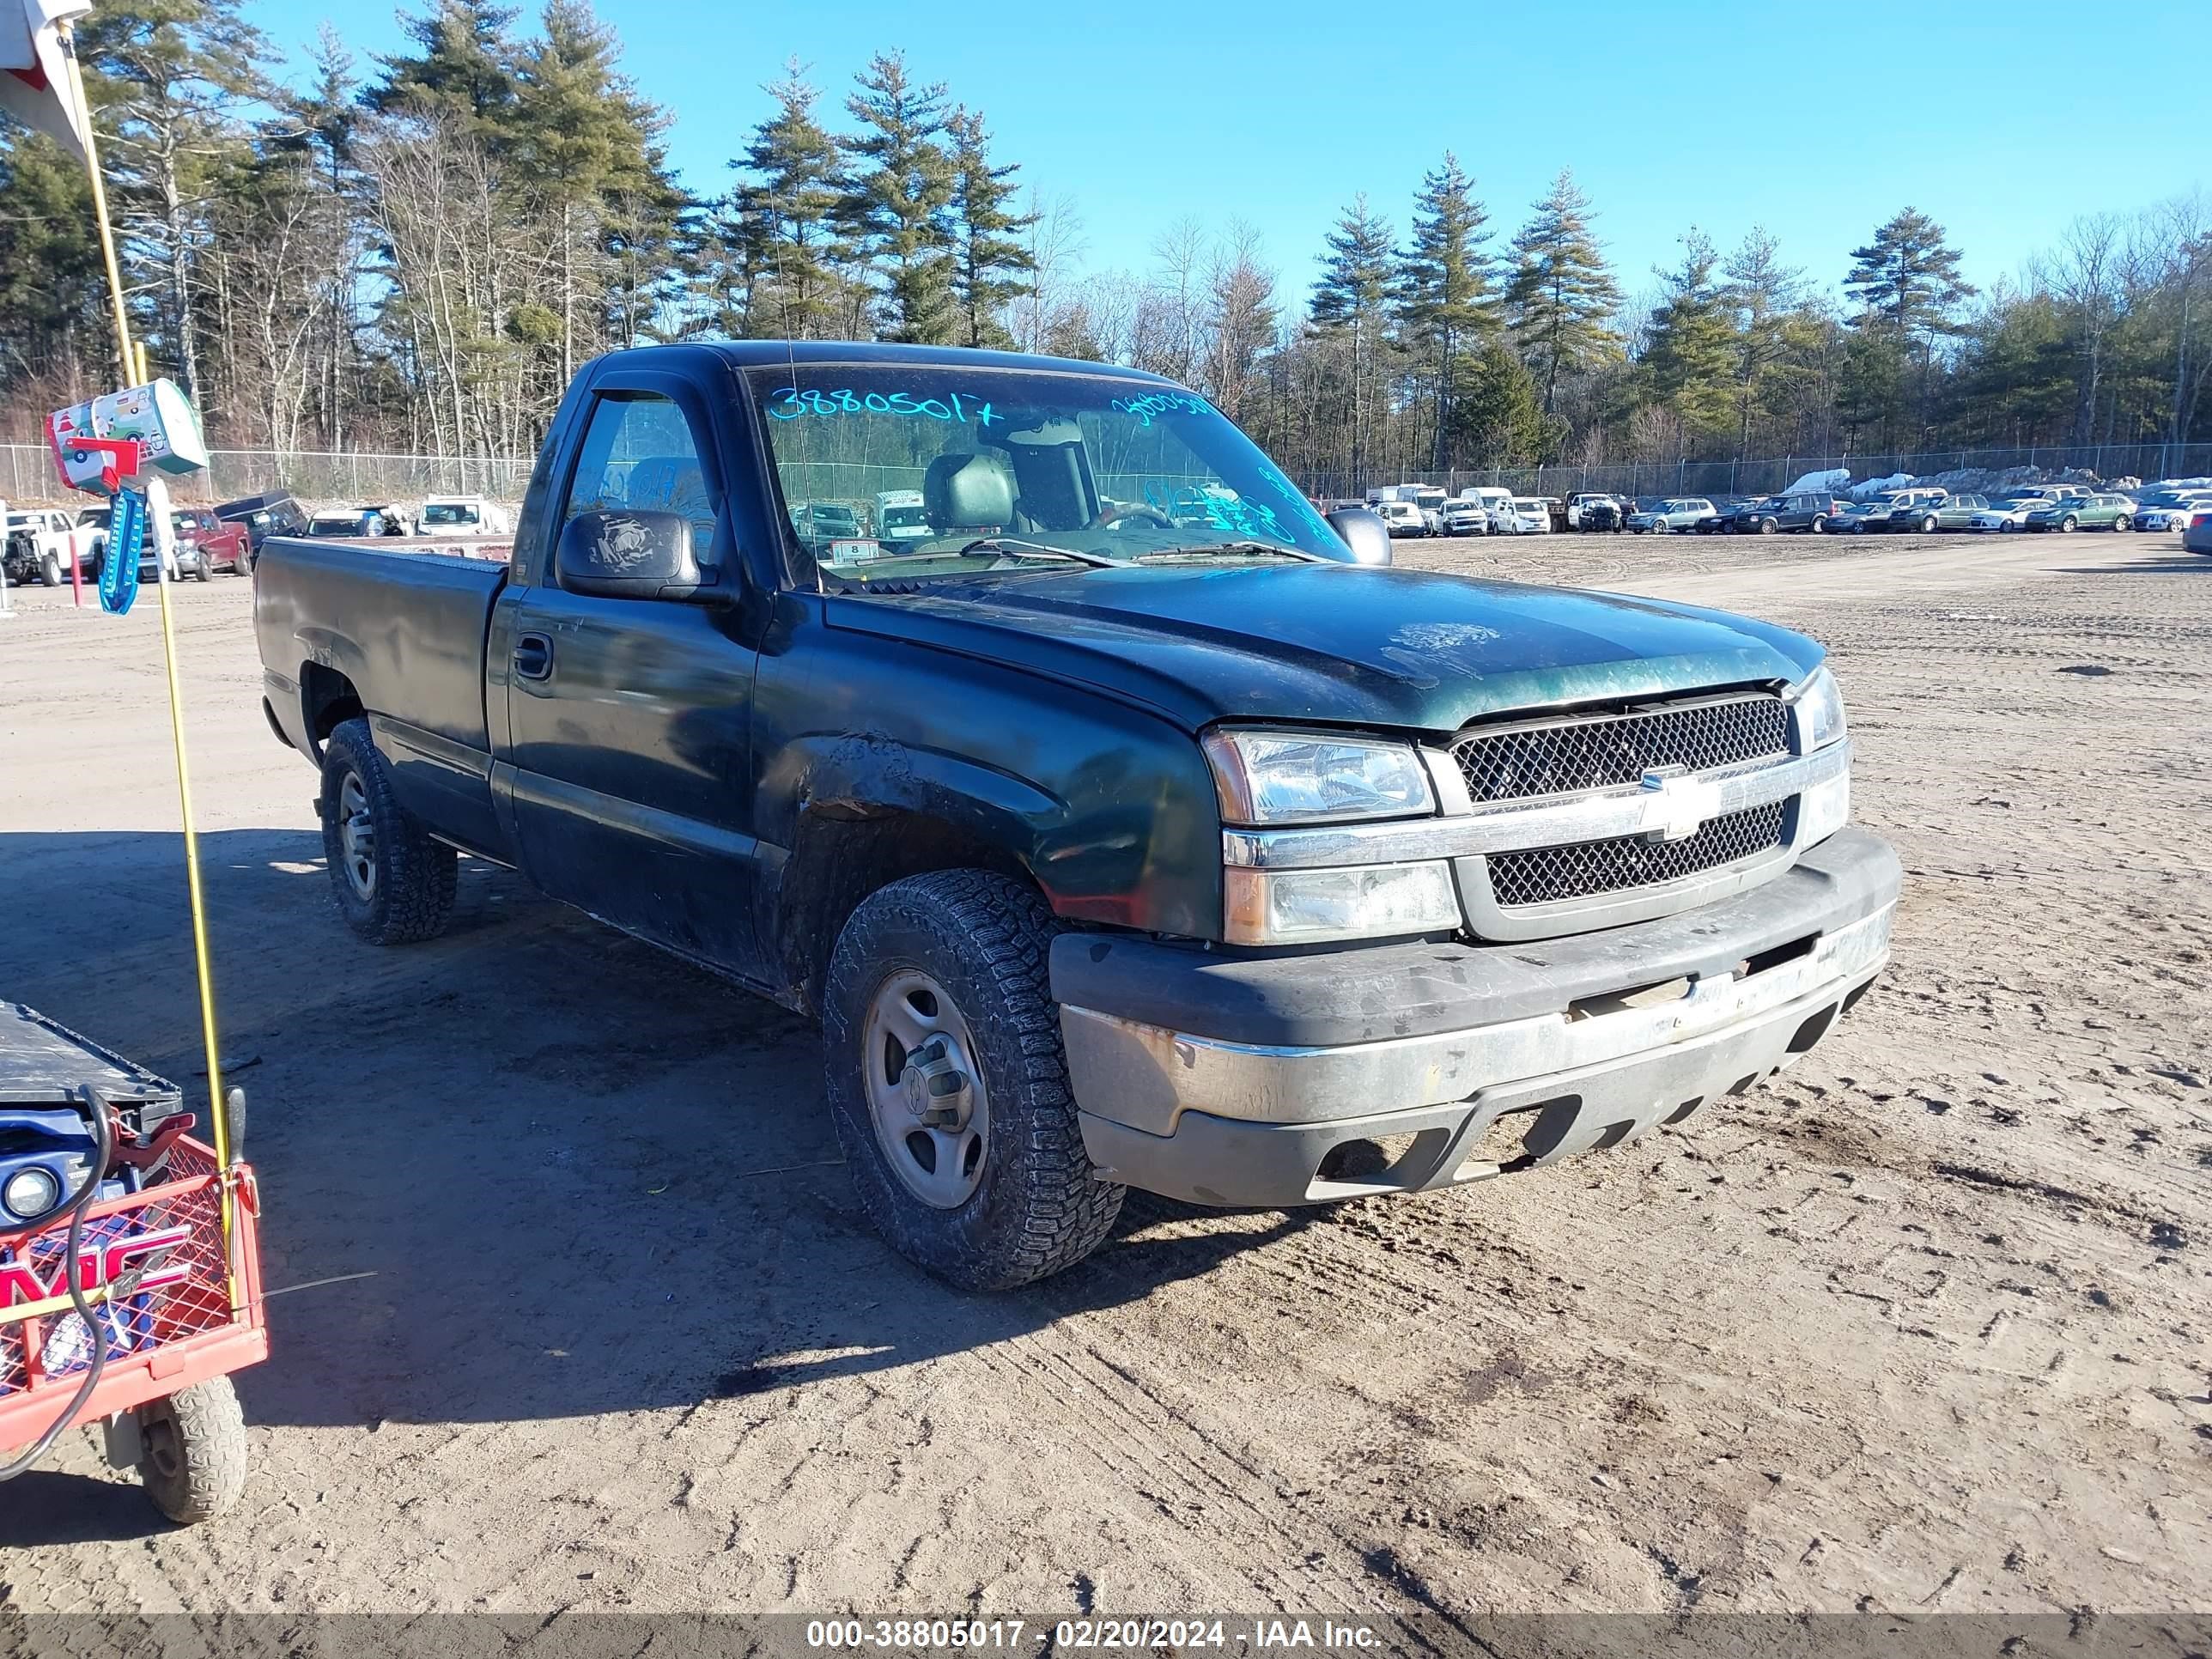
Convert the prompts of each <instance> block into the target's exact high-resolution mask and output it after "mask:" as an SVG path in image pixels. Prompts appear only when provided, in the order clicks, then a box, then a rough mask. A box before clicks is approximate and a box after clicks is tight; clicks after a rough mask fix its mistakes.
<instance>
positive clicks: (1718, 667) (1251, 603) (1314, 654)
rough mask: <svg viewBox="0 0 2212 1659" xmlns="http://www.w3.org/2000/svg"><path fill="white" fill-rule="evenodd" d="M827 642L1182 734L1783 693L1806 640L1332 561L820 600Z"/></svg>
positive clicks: (1611, 598) (1693, 612) (1679, 612)
mask: <svg viewBox="0 0 2212 1659" xmlns="http://www.w3.org/2000/svg"><path fill="white" fill-rule="evenodd" d="M827 606H828V620H829V623H831V625H832V626H835V627H839V628H847V629H856V630H860V631H862V632H868V633H875V634H878V635H885V636H887V637H890V638H894V639H902V640H911V641H915V642H916V643H919V644H927V645H930V646H934V647H939V648H940V649H944V650H950V651H957V652H962V653H967V654H969V655H972V656H976V657H981V658H985V659H989V660H991V661H994V662H1002V663H1006V664H1008V665H1014V666H1018V667H1023V668H1025V669H1028V670H1030V671H1033V672H1037V673H1043V674H1049V675H1052V676H1054V678H1060V679H1063V680H1066V681H1069V682H1073V683H1076V684H1088V685H1094V686H1098V687H1102V688H1104V689H1108V690H1114V691H1116V692H1119V693H1120V694H1121V695H1123V696H1128V697H1132V698H1134V699H1136V700H1138V701H1139V702H1145V703H1147V704H1149V705H1151V706H1152V707H1153V708H1158V709H1159V710H1160V711H1161V712H1163V713H1164V714H1168V715H1170V717H1171V718H1174V719H1176V720H1178V721H1180V722H1181V723H1182V725H1184V726H1187V727H1188V728H1189V729H1191V730H1194V731H1195V730H1196V729H1198V728H1199V727H1200V726H1205V725H1206V724H1208V723H1210V722H1212V721H1214V720H1297V721H1309V722H1320V723H1326V724H1329V725H1350V726H1390V727H1400V728H1406V729H1413V730H1422V731H1429V732H1449V731H1451V730H1453V729H1455V728H1456V727H1458V726H1462V725H1464V724H1465V723H1466V722H1467V721H1468V720H1474V719H1478V718H1480V717H1482V716H1485V715H1493V714H1507V713H1512V712H1516V711H1520V710H1541V709H1545V708H1555V707H1559V706H1563V705H1567V704H1576V703H1585V702H1601V701H1607V700H1611V699H1616V698H1638V697H1647V696H1661V695H1666V694H1669V693H1676V692H1684V691H1693V690H1704V689H1705V688H1708V687H1717V686H1726V685H1741V684H1756V683H1760V682H1784V681H1790V680H1795V679H1797V678H1800V677H1801V676H1802V675H1803V674H1804V673H1805V672H1806V671H1808V670H1809V669H1810V668H1812V667H1813V665H1814V664H1815V663H1817V662H1819V661H1820V658H1821V655H1822V652H1821V649H1820V647H1819V646H1817V645H1815V644H1814V642H1813V641H1810V640H1808V639H1807V638H1806V637H1805V636H1804V635H1802V634H1795V633H1792V632H1790V630H1789V629H1784V628H1776V627H1773V626H1771V625H1770V624H1768V623H1760V622H1754V621H1752V620H1750V619H1749V618H1747V617H1735V616H1731V615H1729V614H1728V613H1727V612H1724V611H1705V610H1700V609H1699V608H1697V607H1696V606H1692V605H1675V604H1672V603H1669V602H1668V601H1665V600H1662V599H1636V598H1632V597H1629V596H1626V595H1622V594H1615V593H1593V592H1583V591H1581V590H1577V589H1568V588H1556V587H1535V586H1526V585H1523V584H1521V583H1516V582H1500V581H1488V580H1477V579H1474V578H1470V577H1465V576H1452V575H1446V574H1441V573H1438V572H1434V571H1419V570H1403V569H1395V568H1385V569H1376V568H1363V567H1359V566H1354V565H1336V564H1263V565H1239V566H1235V567H1231V568H1221V567H1219V566H1209V567H1193V566H1175V565H1151V566H1145V567H1139V568H1117V569H1111V570H1108V569H1088V568H1086V569H1063V568H1058V567H1049V568H1038V569H1036V570H1033V571H1022V572H1018V573H1011V574H994V575H992V576H990V577H988V578H987V579H984V580H968V579H950V580H938V581H933V582H927V583H917V584H915V586H914V587H913V589H911V590H910V591H908V592H888V591H883V590H877V591H872V592H867V593H865V594H858V593H855V594H837V595H831V596H829V599H828V600H827Z"/></svg>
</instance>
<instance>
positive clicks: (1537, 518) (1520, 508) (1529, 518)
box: [1513, 495, 1552, 536]
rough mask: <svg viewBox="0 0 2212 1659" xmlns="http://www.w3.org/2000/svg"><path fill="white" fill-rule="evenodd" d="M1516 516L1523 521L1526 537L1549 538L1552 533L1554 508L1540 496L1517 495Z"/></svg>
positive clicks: (1514, 506) (1515, 503)
mask: <svg viewBox="0 0 2212 1659" xmlns="http://www.w3.org/2000/svg"><path fill="white" fill-rule="evenodd" d="M1513 512H1514V515H1515V516H1516V518H1518V519H1519V520H1521V533H1522V535H1524V536H1548V535H1550V534H1551V533H1552V508H1551V506H1550V504H1549V503H1548V502H1547V501H1545V500H1544V498H1543V497H1542V496H1541V495H1516V496H1515V497H1514V498H1513Z"/></svg>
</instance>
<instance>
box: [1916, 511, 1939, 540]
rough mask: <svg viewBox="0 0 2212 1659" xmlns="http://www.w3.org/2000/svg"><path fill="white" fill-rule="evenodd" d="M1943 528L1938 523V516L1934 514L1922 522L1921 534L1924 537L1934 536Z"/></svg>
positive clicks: (1930, 514)
mask: <svg viewBox="0 0 2212 1659" xmlns="http://www.w3.org/2000/svg"><path fill="white" fill-rule="evenodd" d="M1940 529H1942V525H1941V524H1940V523H1938V522H1937V520H1936V515H1935V514H1934V513H1929V515H1928V516H1927V517H1926V518H1924V519H1923V520H1921V521H1920V533H1921V534H1922V535H1923V536H1932V535H1934V534H1935V533H1936V532H1937V531H1938V530H1940Z"/></svg>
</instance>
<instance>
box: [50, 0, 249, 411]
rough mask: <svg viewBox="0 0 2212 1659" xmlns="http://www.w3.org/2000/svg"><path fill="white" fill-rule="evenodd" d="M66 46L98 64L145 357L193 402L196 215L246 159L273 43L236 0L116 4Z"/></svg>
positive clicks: (107, 159)
mask: <svg viewBox="0 0 2212 1659" xmlns="http://www.w3.org/2000/svg"><path fill="white" fill-rule="evenodd" d="M77 44H78V52H79V55H80V56H81V57H82V58H83V59H84V60H85V61H86V63H87V64H89V65H91V66H92V67H93V68H94V70H96V71H97V78H96V80H95V81H94V82H93V85H94V87H95V88H98V97H97V101H98V103H99V104H100V109H99V117H100V126H101V129H102V137H101V143H102V145H103V154H102V158H101V159H102V161H103V163H104V165H105V166H106V170H107V178H108V186H109V196H110V200H111V205H112V210H113V211H114V212H115V215H116V217H117V219H118V222H119V228H120V230H121V233H122V240H123V242H124V244H125V247H124V253H125V258H126V261H127V262H128V263H129V264H131V266H133V267H134V269H133V270H131V271H129V272H126V277H125V280H126V283H127V284H128V285H129V286H131V287H132V288H135V289H140V290H142V291H148V292H149V293H150V294H151V295H152V297H153V304H152V316H151V318H150V319H149V322H150V326H149V327H147V328H145V329H144V331H143V332H144V334H145V335H146V337H147V349H148V354H149V356H152V357H154V358H155V360H156V361H158V362H161V363H163V365H164V366H165V367H167V368H173V370H174V371H175V374H176V376H177V379H178V380H179V382H181V383H182V385H183V386H184V388H185V392H186V394H187V395H188V396H191V397H192V398H196V399H201V400H202V401H204V398H203V392H204V388H203V386H202V385H201V380H202V376H201V374H200V362H199V350H200V337H201V332H202V325H201V320H200V298H201V293H200V281H199V274H198V271H197V261H198V258H199V255H200V252H201V251H202V249H203V247H204V245H205V242H206V235H205V224H206V218H207V212H208V208H209V204H210V202H211V200H212V199H213V198H214V197H215V195H216V192H217V191H219V189H220V188H221V184H222V179H223V178H224V176H225V175H226V174H227V173H228V172H229V171H230V170H232V169H234V168H235V167H238V166H240V164H242V163H243V162H245V161H246V160H247V159H248V158H249V150H248V147H247V133H246V129H245V126H244V124H243V121H242V120H241V118H240V111H241V110H242V109H244V108H245V107H246V106H249V105H253V104H268V103H270V102H273V101H274V100H276V97H277V95H278V94H276V88H275V87H274V85H273V84H272V82H270V76H269V72H268V66H269V65H270V63H271V62H272V60H273V58H274V55H275V54H274V50H273V48H272V47H271V46H270V43H269V40H268V37H267V36H265V35H264V34H263V33H261V31H260V30H259V29H258V28H256V27H253V25H252V24H250V23H248V22H246V21H245V19H244V17H243V16H242V15H240V9H239V0H118V3H114V4H111V5H104V6H101V7H100V9H98V10H96V11H95V12H94V13H93V14H92V15H90V16H89V17H88V18H86V19H85V20H84V21H83V23H82V26H81V27H80V28H79V30H78V33H77ZM203 412H205V411H204V410H203Z"/></svg>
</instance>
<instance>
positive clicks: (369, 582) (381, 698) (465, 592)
mask: <svg viewBox="0 0 2212 1659" xmlns="http://www.w3.org/2000/svg"><path fill="white" fill-rule="evenodd" d="M506 580H507V565H506V563H505V562H504V560H503V559H502V560H498V561H494V560H491V559H488V558H484V557H481V556H475V555H472V554H463V553H460V552H458V551H454V550H451V544H450V540H448V541H447V543H445V544H442V545H441V544H438V543H435V542H430V541H427V540H426V541H423V542H421V543H406V542H400V543H394V542H391V541H386V540H382V539H377V538H362V539H356V540H343V541H340V540H332V539H322V540H316V539H310V538H306V537H293V536H273V537H271V538H270V539H269V540H268V541H267V542H266V543H264V544H263V546H262V549H261V559H260V562H259V564H258V567H257V568H256V569H255V572H254V602H253V610H254V628H255V631H256V633H257V634H258V636H259V641H260V646H261V659H262V661H263V662H264V664H267V665H269V666H270V668H272V669H277V670H279V671H282V667H281V665H287V664H289V665H292V672H293V673H294V674H295V676H296V674H297V673H298V671H299V669H300V667H301V665H306V664H310V663H313V664H318V665H321V666H322V667H325V668H328V669H332V670H335V671H337V672H338V673H340V674H343V676H344V677H345V678H347V679H348V680H349V681H351V682H352V684H353V685H354V686H355V688H356V690H358V692H359V693H360V696H361V699H362V705H363V707H364V708H365V709H366V710H367V712H368V714H369V715H370V717H371V718H372V719H373V720H377V721H379V722H380V724H383V725H386V726H394V727H397V728H404V729H402V730H399V731H398V732H397V733H396V735H398V737H399V738H400V739H401V741H402V742H403V743H404V744H407V745H408V746H410V747H415V746H418V745H425V744H427V746H428V747H429V748H431V749H433V750H436V749H438V748H441V747H442V746H444V745H451V746H453V748H455V749H457V750H465V751H466V752H467V754H469V755H470V756H486V757H488V756H489V753H490V751H491V740H490V733H489V729H488V727H487V725H486V722H485V718H484V671H483V669H484V637H485V633H486V629H488V627H489V623H490V618H491V608H492V605H493V603H494V601H495V600H496V599H497V598H498V597H499V591H500V589H501V586H503V585H504V584H505V583H506Z"/></svg>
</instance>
